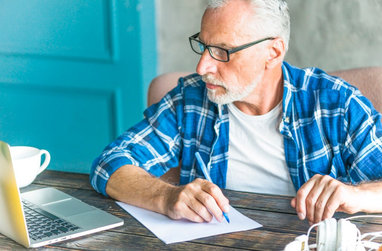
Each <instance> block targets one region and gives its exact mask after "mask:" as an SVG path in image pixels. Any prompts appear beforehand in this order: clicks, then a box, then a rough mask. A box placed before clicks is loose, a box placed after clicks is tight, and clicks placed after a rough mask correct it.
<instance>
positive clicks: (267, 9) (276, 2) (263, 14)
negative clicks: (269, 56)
mask: <svg viewBox="0 0 382 251" xmlns="http://www.w3.org/2000/svg"><path fill="white" fill-rule="evenodd" d="M229 1H230V0H207V8H211V9H217V8H220V7H222V6H224V5H225V4H226V3H227V2H229ZM234 1H236V0H234ZM243 1H246V2H248V3H249V4H251V6H252V7H253V9H254V14H255V17H256V19H257V20H258V22H259V23H261V24H262V25H258V24H257V25H256V30H257V31H258V34H259V35H261V36H263V37H281V38H282V39H283V40H284V42H285V51H288V48H289V37H290V16H289V8H288V5H287V3H286V2H285V0H243Z"/></svg>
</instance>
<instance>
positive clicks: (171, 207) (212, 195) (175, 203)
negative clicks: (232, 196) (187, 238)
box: [164, 179, 230, 222]
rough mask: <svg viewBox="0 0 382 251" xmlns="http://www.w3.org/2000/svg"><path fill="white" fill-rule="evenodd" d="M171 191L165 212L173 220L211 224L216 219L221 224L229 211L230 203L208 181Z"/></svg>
mask: <svg viewBox="0 0 382 251" xmlns="http://www.w3.org/2000/svg"><path fill="white" fill-rule="evenodd" d="M171 190H172V191H171V192H170V193H169V194H168V196H167V200H165V205H164V207H165V208H164V212H165V214H166V215H167V216H169V217H170V218H172V219H175V220H178V219H182V218H185V219H188V220H190V221H194V222H204V221H207V222H210V221H211V220H212V218H213V217H215V218H216V219H217V220H218V221H219V222H221V221H223V219H224V217H223V211H224V212H226V213H228V211H229V208H230V207H229V201H228V199H227V198H226V197H225V196H224V195H223V193H222V191H221V189H220V188H219V187H218V186H216V185H215V184H213V183H211V182H209V181H207V180H204V179H196V180H194V181H193V182H191V183H189V184H187V185H185V186H180V187H173V188H171Z"/></svg>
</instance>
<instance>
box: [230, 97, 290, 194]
mask: <svg viewBox="0 0 382 251" xmlns="http://www.w3.org/2000/svg"><path fill="white" fill-rule="evenodd" d="M228 110H229V150H228V155H229V157H228V170H227V180H226V182H227V183H226V188H227V189H231V190H238V191H246V192H257V193H265V194H280V195H291V196H295V195H296V189H295V188H294V186H293V183H292V179H291V177H290V174H289V170H288V168H287V165H286V161H285V152H284V139H283V136H282V135H281V133H280V131H279V125H280V122H281V119H282V102H280V104H278V105H277V106H276V107H275V108H274V109H273V110H271V111H270V112H269V113H267V114H264V115H259V116H251V115H247V114H245V113H243V112H241V111H240V110H239V109H238V108H237V107H236V106H235V105H234V104H232V103H231V104H228Z"/></svg>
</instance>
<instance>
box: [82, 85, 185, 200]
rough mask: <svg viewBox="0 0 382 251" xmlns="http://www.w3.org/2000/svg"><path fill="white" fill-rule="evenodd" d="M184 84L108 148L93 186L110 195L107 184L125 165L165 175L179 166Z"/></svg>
mask: <svg viewBox="0 0 382 251" xmlns="http://www.w3.org/2000/svg"><path fill="white" fill-rule="evenodd" d="M182 83H183V80H182V79H180V81H179V83H178V86H177V87H176V88H175V89H173V90H172V91H171V92H169V93H168V94H166V96H165V97H164V98H163V99H162V100H161V101H160V102H159V103H157V104H154V105H152V106H150V107H149V108H148V109H146V110H145V112H144V115H145V118H144V119H143V120H142V121H141V122H139V123H138V124H136V125H135V126H133V127H132V128H130V129H129V130H127V131H126V132H125V133H123V134H122V135H121V136H119V137H118V138H117V139H116V140H115V141H114V142H112V143H111V144H110V145H108V146H107V147H106V148H105V149H104V151H103V152H102V154H101V155H100V156H99V157H98V158H97V159H95V161H94V162H93V165H92V167H91V172H90V178H89V179H90V183H91V185H92V186H93V187H94V189H95V190H96V191H97V192H99V193H102V194H104V195H106V196H107V194H106V184H107V181H108V180H109V178H110V176H111V175H112V174H113V173H114V172H115V171H116V170H117V169H118V168H120V167H121V166H124V165H134V166H139V167H141V168H143V169H145V170H146V171H148V172H149V173H151V174H152V175H155V176H161V175H162V174H164V173H166V172H167V171H168V170H169V169H170V168H171V167H177V166H178V165H179V159H180V152H181V136H180V131H181V127H182V126H181V121H182V118H181V116H182V115H181V113H179V112H177V111H179V109H180V110H182V102H181V100H182V95H181V94H182Z"/></svg>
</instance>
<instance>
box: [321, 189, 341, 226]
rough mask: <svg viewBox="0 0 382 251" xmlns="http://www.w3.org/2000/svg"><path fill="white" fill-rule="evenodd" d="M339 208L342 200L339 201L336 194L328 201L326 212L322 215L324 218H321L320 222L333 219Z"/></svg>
mask: <svg viewBox="0 0 382 251" xmlns="http://www.w3.org/2000/svg"><path fill="white" fill-rule="evenodd" d="M339 206H340V200H339V199H338V196H337V194H336V193H334V194H332V196H330V198H329V199H328V201H327V203H326V206H325V210H324V212H323V213H322V217H321V220H320V221H323V220H325V219H328V218H332V217H333V215H334V213H335V212H336V210H337V208H338V207H339Z"/></svg>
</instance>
